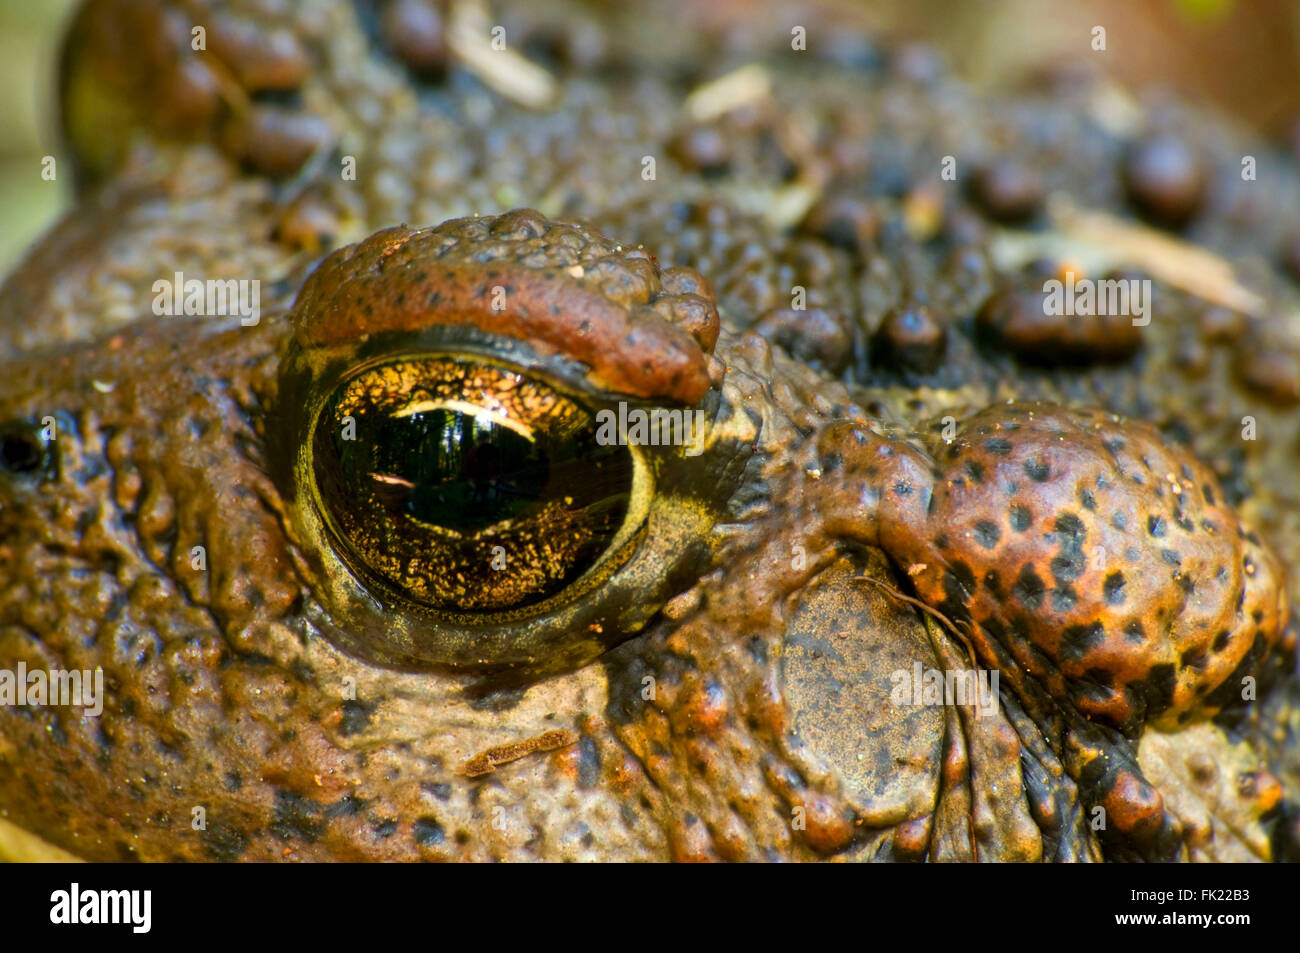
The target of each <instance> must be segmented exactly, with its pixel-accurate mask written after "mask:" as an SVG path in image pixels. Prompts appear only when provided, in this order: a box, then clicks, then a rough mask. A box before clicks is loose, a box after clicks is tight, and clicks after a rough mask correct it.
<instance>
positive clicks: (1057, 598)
mask: <svg viewBox="0 0 1300 953" xmlns="http://www.w3.org/2000/svg"><path fill="white" fill-rule="evenodd" d="M1078 604H1079V594H1078V593H1076V592H1075V591H1074V587H1073V586H1064V587H1063V588H1060V589H1053V590H1052V611H1053V612H1056V613H1059V614H1060V615H1064V614H1065V613H1067V612H1070V611H1071V610H1072V609H1074V607H1075V606H1076V605H1078Z"/></svg>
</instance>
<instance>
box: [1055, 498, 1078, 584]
mask: <svg viewBox="0 0 1300 953" xmlns="http://www.w3.org/2000/svg"><path fill="white" fill-rule="evenodd" d="M1055 526H1056V533H1057V538H1058V539H1059V540H1060V543H1061V548H1060V549H1059V550H1057V554H1056V555H1055V556H1053V557H1052V562H1051V569H1052V575H1053V576H1054V577H1055V578H1056V580H1057V582H1059V583H1061V584H1062V585H1065V584H1066V583H1070V582H1073V581H1074V580H1076V579H1078V578H1079V577H1080V576H1081V575H1083V569H1084V559H1083V541H1084V538H1085V537H1086V536H1087V530H1086V529H1084V526H1083V523H1082V522H1080V520H1079V518H1078V517H1077V516H1075V515H1074V514H1073V513H1065V514H1062V515H1061V516H1058V517H1057V518H1056V524H1055Z"/></svg>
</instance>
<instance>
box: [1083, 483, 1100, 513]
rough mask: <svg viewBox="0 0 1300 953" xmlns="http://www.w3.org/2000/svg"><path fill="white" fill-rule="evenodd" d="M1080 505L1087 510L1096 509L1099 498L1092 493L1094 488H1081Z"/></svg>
mask: <svg viewBox="0 0 1300 953" xmlns="http://www.w3.org/2000/svg"><path fill="white" fill-rule="evenodd" d="M1079 505H1080V506H1082V507H1083V508H1084V509H1085V510H1095V509H1096V508H1097V498H1096V497H1095V496H1093V495H1092V490H1088V489H1082V488H1081V489H1080V490H1079Z"/></svg>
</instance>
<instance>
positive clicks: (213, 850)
mask: <svg viewBox="0 0 1300 953" xmlns="http://www.w3.org/2000/svg"><path fill="white" fill-rule="evenodd" d="M199 838H200V839H201V840H202V841H203V850H204V851H205V852H206V853H207V855H208V856H209V857H211V858H212V859H213V860H215V861H216V862H217V863H220V864H230V863H234V862H235V861H237V860H239V858H240V856H241V855H242V854H243V853H244V850H245V849H246V848H247V847H248V836H247V835H245V834H242V833H240V831H238V830H237V829H235V828H234V827H231V826H229V825H227V824H222V823H221V822H220V821H216V820H209V821H208V823H207V829H206V830H202V831H199Z"/></svg>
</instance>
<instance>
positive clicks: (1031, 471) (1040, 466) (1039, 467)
mask: <svg viewBox="0 0 1300 953" xmlns="http://www.w3.org/2000/svg"><path fill="white" fill-rule="evenodd" d="M1049 474H1050V468H1049V467H1048V466H1047V464H1046V463H1042V462H1040V461H1038V460H1026V461H1025V475H1026V476H1027V477H1029V479H1031V480H1033V481H1034V482H1035V483H1046V482H1047V477H1048V475H1049Z"/></svg>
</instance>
